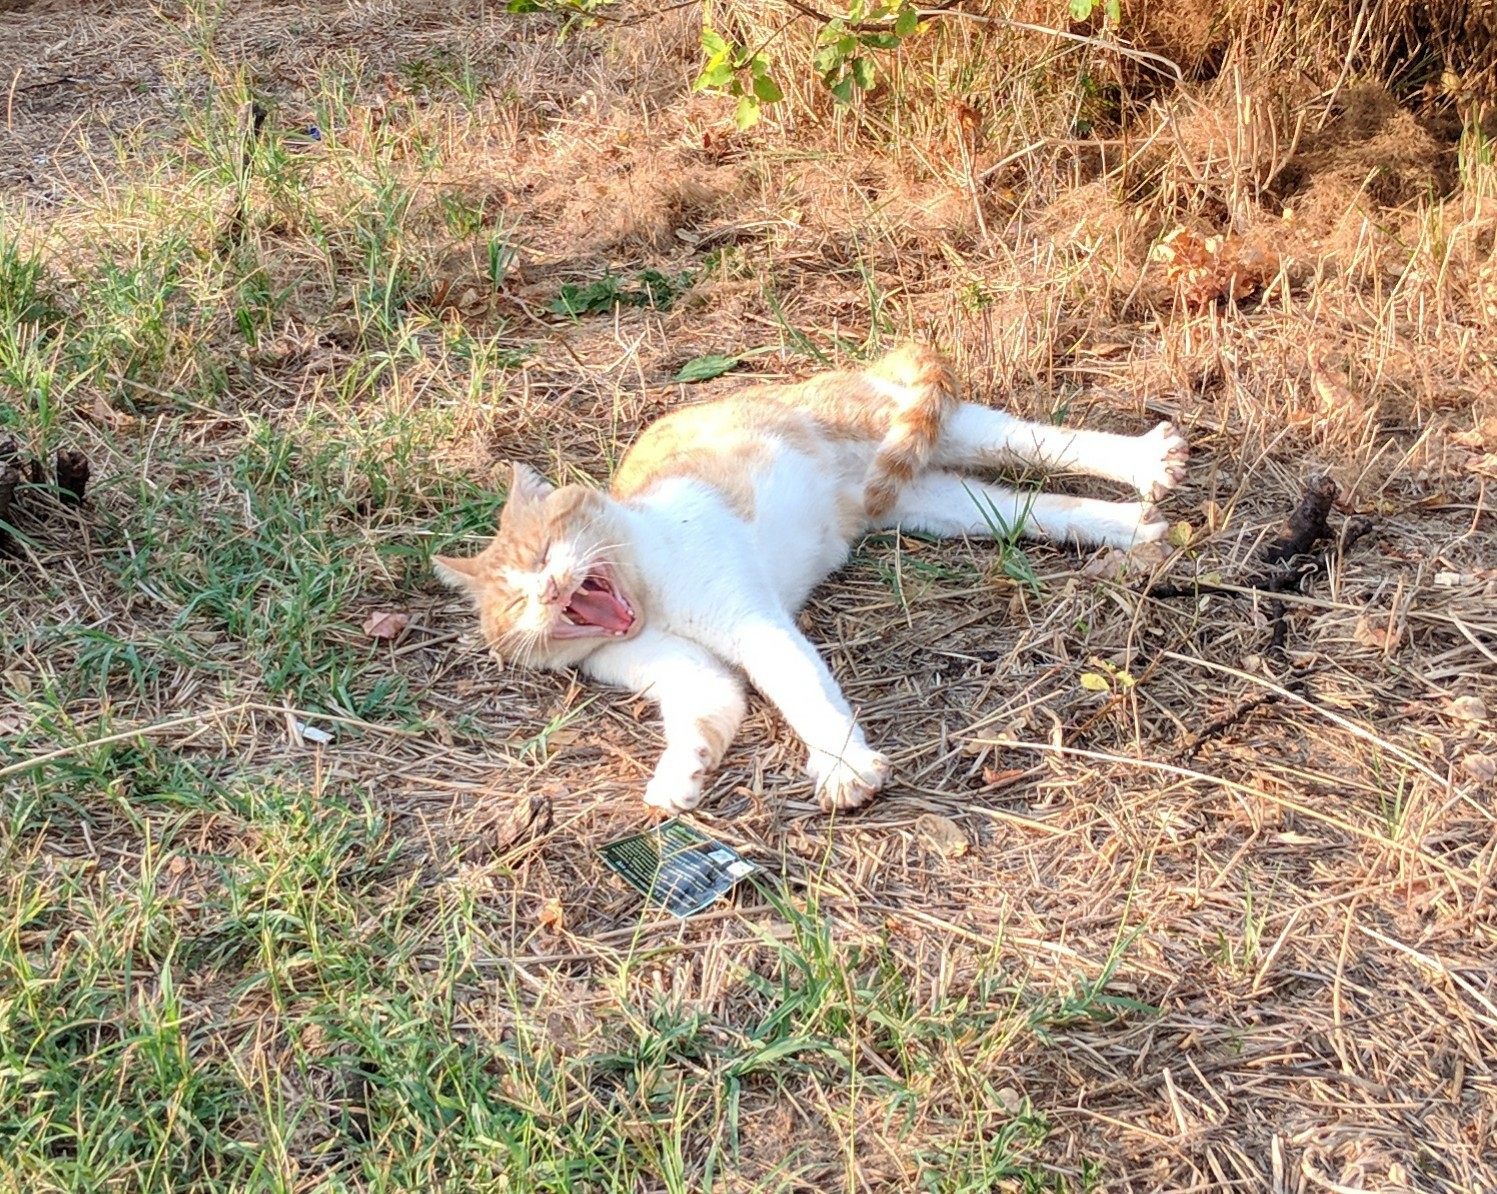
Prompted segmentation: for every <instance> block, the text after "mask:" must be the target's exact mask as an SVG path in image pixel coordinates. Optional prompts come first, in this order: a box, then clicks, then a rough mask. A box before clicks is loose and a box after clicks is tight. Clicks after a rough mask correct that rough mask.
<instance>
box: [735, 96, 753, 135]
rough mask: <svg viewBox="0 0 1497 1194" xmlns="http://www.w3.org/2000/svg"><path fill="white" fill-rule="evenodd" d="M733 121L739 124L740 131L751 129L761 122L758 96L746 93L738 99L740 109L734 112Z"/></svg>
mask: <svg viewBox="0 0 1497 1194" xmlns="http://www.w3.org/2000/svg"><path fill="white" fill-rule="evenodd" d="M733 123H734V124H736V125H737V126H738V131H739V132H743V131H744V130H745V129H751V128H753V127H754V125H756V124H758V123H759V99H758V97H757V96H753V95H745V96H744V97H743V98H741V99H740V100H739V101H738V110H737V111H736V112H734V113H733Z"/></svg>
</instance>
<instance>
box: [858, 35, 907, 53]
mask: <svg viewBox="0 0 1497 1194" xmlns="http://www.w3.org/2000/svg"><path fill="white" fill-rule="evenodd" d="M862 42H863V45H864V47H865V48H866V49H869V50H897V49H899V38H897V37H895V36H894V34H892V33H865V34H863V37H862Z"/></svg>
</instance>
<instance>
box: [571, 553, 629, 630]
mask: <svg viewBox="0 0 1497 1194" xmlns="http://www.w3.org/2000/svg"><path fill="white" fill-rule="evenodd" d="M561 614H562V617H563V618H565V619H566V621H564V622H560V623H558V624H557V627H556V631H555V633H556V636H557V637H558V638H581V637H583V636H585V635H590V634H611V635H616V636H618V637H620V638H622V637H623V636H624V635H626V634H628V633H629V631H630V630H631V629H633V627H634V607H633V606H632V605H630V604H629V601H628V598H626V597H625V596H624V595H623V593H621V592H619V587H618V581H617V579H616V578H615V577H614V575H613V569H611V568H609V567H608V566H607V565H606V564H605V565H599V566H598V568H596V569H595V570H594V571H592V572H590V573H588V574H587V576H585V577H584V578H583V580H582V583H581V584H580V585H578V586H577V588H576V591H575V592H573V594H572V596H571V597H570V598H569V599H568V601H567V603H566V605H565V606H564V607H563V608H562V611H561Z"/></svg>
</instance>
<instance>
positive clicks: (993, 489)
mask: <svg viewBox="0 0 1497 1194" xmlns="http://www.w3.org/2000/svg"><path fill="white" fill-rule="evenodd" d="M881 521H882V525H884V526H889V527H894V526H900V527H903V528H904V529H905V530H910V531H925V532H926V533H928V534H931V535H940V536H943V537H957V536H962V535H975V536H983V537H990V538H1001V537H1006V536H1013V535H1025V536H1027V537H1029V538H1038V539H1050V540H1053V541H1055V542H1057V543H1067V542H1069V543H1081V544H1087V545H1091V544H1104V545H1106V546H1108V547H1122V548H1128V547H1132V546H1133V545H1135V544H1137V543H1152V542H1154V541H1155V540H1157V539H1162V538H1163V537H1164V534H1165V532H1166V531H1167V530H1168V529H1169V523H1168V522H1166V521H1165V520H1164V519H1163V518H1161V517H1160V515H1159V512H1158V511H1157V510H1156V509H1155V508H1154V507H1153V506H1152V505H1150V504H1149V503H1148V502H1102V501H1097V500H1096V499H1094V498H1083V497H1069V496H1067V495H1064V494H1055V493H1038V492H1034V491H1029V490H1016V489H1008V488H1006V487H1005V486H1002V485H993V484H990V483H989V482H985V481H978V480H976V479H974V478H972V477H963V476H960V475H958V474H956V473H949V472H942V471H932V472H927V473H922V474H921V475H920V476H918V477H916V478H915V479H914V480H913V481H912V482H910V484H908V485H906V486H905V487H904V489H903V490H901V491H900V494H899V498H898V500H897V501H896V502H895V503H894V508H893V509H892V510H891V511H890V512H889V514H888V515H886V516H885V518H884V519H883V520H881Z"/></svg>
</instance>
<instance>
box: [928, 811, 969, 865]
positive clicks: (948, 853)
mask: <svg viewBox="0 0 1497 1194" xmlns="http://www.w3.org/2000/svg"><path fill="white" fill-rule="evenodd" d="M915 832H916V833H917V834H919V835H920V841H921V842H922V843H923V844H924V846H925V848H926V849H927V850H929V851H930V852H931V853H932V854H939V855H941V856H942V857H943V858H960V857H961V856H962V855H963V854H965V853H966V852H967V851H968V850H969V849H971V843H970V842H969V841H968V840H967V835H966V834H965V833H963V832H962V831H961V829H960V827H959V826H958V825H957V823H956V822H955V821H953V820H952V819H951V818H950V817H942V816H940V815H938V814H937V813H921V814H920V816H918V817H917V818H915Z"/></svg>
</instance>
